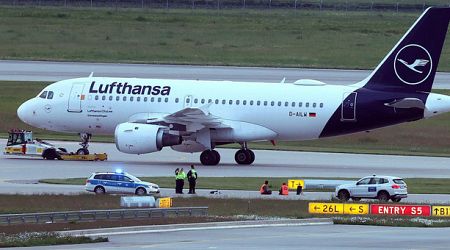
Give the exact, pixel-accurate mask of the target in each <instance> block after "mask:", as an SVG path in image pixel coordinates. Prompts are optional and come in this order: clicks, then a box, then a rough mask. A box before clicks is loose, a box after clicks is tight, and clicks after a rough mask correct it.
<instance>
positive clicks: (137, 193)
mask: <svg viewBox="0 0 450 250" xmlns="http://www.w3.org/2000/svg"><path fill="white" fill-rule="evenodd" d="M134 193H135V194H136V195H139V196H143V195H146V194H147V190H145V188H142V187H140V188H138V189H136V192H134Z"/></svg>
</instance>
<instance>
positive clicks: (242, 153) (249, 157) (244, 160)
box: [234, 142, 255, 165]
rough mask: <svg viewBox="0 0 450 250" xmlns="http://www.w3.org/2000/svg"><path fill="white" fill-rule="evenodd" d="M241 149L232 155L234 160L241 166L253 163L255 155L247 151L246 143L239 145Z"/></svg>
mask: <svg viewBox="0 0 450 250" xmlns="http://www.w3.org/2000/svg"><path fill="white" fill-rule="evenodd" d="M241 146H242V149H239V150H238V151H237V152H236V154H235V155H234V160H235V161H236V162H237V163H238V164H241V165H250V164H252V163H253V162H254V161H255V153H253V151H251V150H250V149H248V147H247V143H246V142H244V143H242V144H241Z"/></svg>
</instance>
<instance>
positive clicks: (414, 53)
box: [394, 44, 433, 85]
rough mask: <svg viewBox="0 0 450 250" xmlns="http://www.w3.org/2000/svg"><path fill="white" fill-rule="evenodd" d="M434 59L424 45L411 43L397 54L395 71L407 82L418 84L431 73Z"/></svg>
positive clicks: (401, 79)
mask: <svg viewBox="0 0 450 250" xmlns="http://www.w3.org/2000/svg"><path fill="white" fill-rule="evenodd" d="M432 68H433V59H432V58H431V55H430V53H429V52H428V50H427V49H425V48H424V47H423V46H420V45H418V44H409V45H406V46H405V47H403V48H402V49H400V50H399V51H398V53H397V55H396V56H395V60H394V71H395V74H396V75H397V77H398V79H399V80H400V81H402V82H403V83H405V84H409V85H416V84H420V83H422V82H424V81H425V80H426V79H427V78H428V77H429V76H430V74H431V70H432Z"/></svg>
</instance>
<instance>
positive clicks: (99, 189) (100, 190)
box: [94, 186, 105, 194]
mask: <svg viewBox="0 0 450 250" xmlns="http://www.w3.org/2000/svg"><path fill="white" fill-rule="evenodd" d="M94 193H95V194H105V188H104V187H102V186H97V187H95V188H94Z"/></svg>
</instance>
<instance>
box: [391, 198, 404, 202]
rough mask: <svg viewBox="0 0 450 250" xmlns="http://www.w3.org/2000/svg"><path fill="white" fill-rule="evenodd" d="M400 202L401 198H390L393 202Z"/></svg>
mask: <svg viewBox="0 0 450 250" xmlns="http://www.w3.org/2000/svg"><path fill="white" fill-rule="evenodd" d="M401 200H402V198H392V201H393V202H400V201H401Z"/></svg>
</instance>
